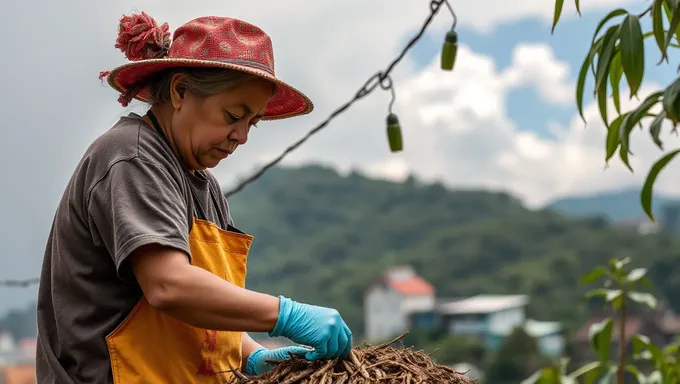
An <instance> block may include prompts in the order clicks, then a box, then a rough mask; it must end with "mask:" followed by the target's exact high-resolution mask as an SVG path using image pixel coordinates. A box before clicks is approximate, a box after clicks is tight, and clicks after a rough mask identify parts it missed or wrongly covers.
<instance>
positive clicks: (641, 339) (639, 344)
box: [632, 335, 651, 354]
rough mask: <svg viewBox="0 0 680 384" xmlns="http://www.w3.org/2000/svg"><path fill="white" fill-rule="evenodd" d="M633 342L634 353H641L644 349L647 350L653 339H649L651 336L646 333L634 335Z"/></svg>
mask: <svg viewBox="0 0 680 384" xmlns="http://www.w3.org/2000/svg"><path fill="white" fill-rule="evenodd" d="M632 342H633V353H634V354H639V353H641V352H642V351H645V350H647V348H648V347H649V345H650V344H651V340H650V339H649V337H647V336H645V335H633V339H632Z"/></svg>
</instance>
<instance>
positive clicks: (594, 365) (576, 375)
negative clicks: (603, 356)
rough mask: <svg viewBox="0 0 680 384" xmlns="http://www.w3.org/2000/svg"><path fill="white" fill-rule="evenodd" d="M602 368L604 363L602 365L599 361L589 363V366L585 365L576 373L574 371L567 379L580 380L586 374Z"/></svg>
mask: <svg viewBox="0 0 680 384" xmlns="http://www.w3.org/2000/svg"><path fill="white" fill-rule="evenodd" d="M601 366H602V363H601V362H599V361H593V362H591V363H588V364H585V365H583V366H581V367H580V368H578V369H577V370H575V371H573V372H572V373H570V374H569V375H567V377H569V378H571V379H577V378H579V377H581V376H583V375H585V374H586V373H588V372H591V371H593V370H597V369H598V368H600V367H601Z"/></svg>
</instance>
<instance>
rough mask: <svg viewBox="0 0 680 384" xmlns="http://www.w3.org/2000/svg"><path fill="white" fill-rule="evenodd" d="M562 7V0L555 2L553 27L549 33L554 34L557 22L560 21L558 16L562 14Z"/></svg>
mask: <svg viewBox="0 0 680 384" xmlns="http://www.w3.org/2000/svg"><path fill="white" fill-rule="evenodd" d="M563 7H564V0H556V1H555V15H554V16H553V25H552V30H551V32H550V33H555V27H556V26H557V22H558V21H559V20H560V15H561V14H562V8H563Z"/></svg>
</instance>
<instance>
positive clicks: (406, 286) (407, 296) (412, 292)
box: [364, 265, 435, 342]
mask: <svg viewBox="0 0 680 384" xmlns="http://www.w3.org/2000/svg"><path fill="white" fill-rule="evenodd" d="M434 307H435V289H434V287H433V286H432V284H430V283H429V282H427V281H426V280H425V279H423V278H422V277H421V276H419V275H418V274H417V273H416V272H415V270H414V269H413V267H412V266H409V265H402V266H395V267H392V268H389V269H387V270H386V271H385V272H384V273H383V274H382V276H380V278H379V279H378V281H376V282H375V283H374V284H373V285H371V286H370V287H369V288H368V289H367V290H366V292H365V295H364V324H365V335H364V337H365V339H366V340H367V341H369V342H374V341H382V340H387V339H389V338H392V337H395V336H398V335H400V334H402V333H403V332H405V331H407V330H409V329H410V324H409V323H410V319H411V316H410V315H411V314H412V313H424V314H425V315H424V316H421V317H420V318H419V321H420V322H421V324H420V325H421V326H422V325H428V323H427V322H428V321H430V322H432V324H433V322H434V320H435V318H434V313H432V310H433V309H434ZM422 322H425V324H423V323H422Z"/></svg>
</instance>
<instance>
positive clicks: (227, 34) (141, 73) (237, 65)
mask: <svg viewBox="0 0 680 384" xmlns="http://www.w3.org/2000/svg"><path fill="white" fill-rule="evenodd" d="M168 29H169V28H168V24H167V23H164V24H163V25H161V26H158V25H157V24H156V21H155V20H154V19H153V18H151V17H150V16H149V15H147V14H146V13H144V12H142V13H141V14H135V15H132V16H123V17H122V18H121V20H120V26H119V31H118V39H117V40H116V45H115V47H116V48H119V49H120V50H121V51H123V53H124V54H125V56H126V57H127V58H128V60H130V61H131V62H130V63H127V64H123V65H121V66H119V67H117V68H115V69H113V70H111V71H105V72H102V73H100V76H99V77H100V79H103V78H104V77H107V76H108V83H109V84H110V85H111V86H112V87H113V88H114V89H115V90H117V91H118V92H120V93H121V97H120V98H119V99H118V101H119V102H120V103H121V104H122V105H123V106H127V104H128V103H129V102H130V101H131V100H132V99H133V98H134V99H137V100H140V101H149V97H150V96H151V94H150V90H149V87H148V85H147V84H146V80H147V79H148V77H149V76H150V75H153V74H155V73H157V72H159V71H162V70H165V69H169V68H175V67H200V68H206V67H210V68H226V69H233V70H237V71H242V72H247V73H249V74H252V75H255V76H258V77H261V78H263V79H266V80H269V81H271V82H273V83H275V84H276V86H277V87H276V92H275V94H274V96H273V97H272V98H271V99H270V101H269V104H268V105H267V108H266V110H265V116H264V118H263V119H264V120H274V119H283V118H287V117H293V116H298V115H304V114H307V113H310V112H311V111H312V110H313V109H314V105H313V104H312V102H311V100H309V98H308V97H307V96H306V95H305V94H303V93H302V92H300V91H298V90H297V89H295V88H294V87H292V86H290V85H289V84H287V83H285V82H284V81H282V80H280V79H278V78H277V77H276V75H275V74H274V52H273V49H272V42H271V39H270V38H269V36H268V35H267V34H266V33H264V32H263V31H262V30H261V29H260V28H258V27H256V26H254V25H252V24H249V23H246V22H245V21H241V20H237V19H232V18H227V17H217V16H206V17H199V18H197V19H194V20H192V21H190V22H188V23H186V24H184V25H182V26H181V27H179V28H178V29H177V30H176V31H175V33H174V35H173V38H172V43H171V42H170V33H169V32H168Z"/></svg>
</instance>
